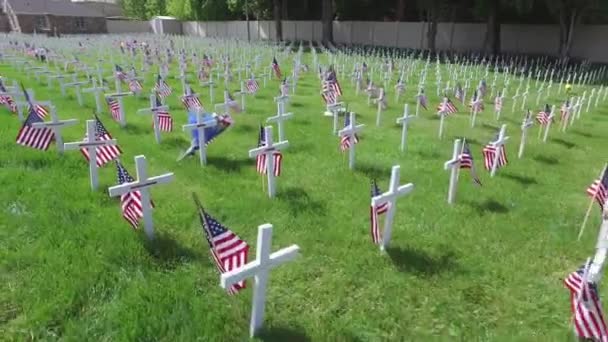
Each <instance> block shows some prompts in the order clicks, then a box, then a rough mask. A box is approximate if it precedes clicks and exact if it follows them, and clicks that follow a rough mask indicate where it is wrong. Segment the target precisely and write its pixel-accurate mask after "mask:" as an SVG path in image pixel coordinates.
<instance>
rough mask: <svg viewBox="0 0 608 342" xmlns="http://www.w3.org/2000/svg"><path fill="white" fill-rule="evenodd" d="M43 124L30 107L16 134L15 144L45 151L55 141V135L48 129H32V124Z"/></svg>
mask: <svg viewBox="0 0 608 342" xmlns="http://www.w3.org/2000/svg"><path fill="white" fill-rule="evenodd" d="M37 122H44V121H43V120H42V119H41V118H40V116H38V114H36V112H35V111H34V110H33V109H32V108H31V107H30V111H29V114H28V116H27V119H26V120H25V122H24V123H23V126H21V129H20V130H19V133H18V134H17V139H16V141H17V144H19V145H22V146H27V147H32V148H35V149H38V150H43V151H46V150H47V149H48V148H49V146H50V145H51V142H53V140H54V139H55V133H53V130H52V129H50V128H48V127H40V128H34V127H32V124H34V123H37Z"/></svg>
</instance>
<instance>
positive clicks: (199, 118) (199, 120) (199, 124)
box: [182, 109, 217, 165]
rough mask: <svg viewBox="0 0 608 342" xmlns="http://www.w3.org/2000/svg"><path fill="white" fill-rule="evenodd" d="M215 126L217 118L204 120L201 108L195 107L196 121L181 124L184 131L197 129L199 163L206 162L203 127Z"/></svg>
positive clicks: (203, 163)
mask: <svg viewBox="0 0 608 342" xmlns="http://www.w3.org/2000/svg"><path fill="white" fill-rule="evenodd" d="M215 126H217V120H216V119H213V120H205V117H204V115H203V112H202V109H197V112H196V123H194V124H187V125H183V126H182V129H183V130H184V131H194V130H196V131H197V136H198V152H199V156H200V161H201V165H206V164H207V146H206V144H205V128H208V127H215Z"/></svg>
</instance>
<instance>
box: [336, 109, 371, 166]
mask: <svg viewBox="0 0 608 342" xmlns="http://www.w3.org/2000/svg"><path fill="white" fill-rule="evenodd" d="M346 115H350V121H349V125H348V126H347V127H344V128H343V129H341V130H340V131H339V132H338V135H339V136H340V137H343V136H348V141H349V142H350V147H349V149H348V167H349V168H350V169H351V170H353V169H354V168H355V135H356V134H357V133H358V132H359V131H361V129H362V128H363V126H365V125H357V124H356V123H355V113H353V112H351V113H349V114H346Z"/></svg>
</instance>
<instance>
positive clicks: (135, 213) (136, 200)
mask: <svg viewBox="0 0 608 342" xmlns="http://www.w3.org/2000/svg"><path fill="white" fill-rule="evenodd" d="M116 170H117V173H118V177H117V178H118V184H124V183H131V182H134V181H135V179H133V177H131V175H130V174H129V172H127V169H125V168H124V166H122V164H121V163H120V161H118V160H117V161H116ZM150 205H151V206H152V207H154V205H153V204H152V201H150ZM142 206H143V204H142V202H141V192H139V191H132V192H127V193H126V194H122V195H120V207H121V211H122V217H123V218H124V219H125V220H127V222H129V224H130V225H131V227H133V229H137V228H138V226H139V219H141V218H143V217H144V213H143V209H142Z"/></svg>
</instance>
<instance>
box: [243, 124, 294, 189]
mask: <svg viewBox="0 0 608 342" xmlns="http://www.w3.org/2000/svg"><path fill="white" fill-rule="evenodd" d="M264 136H265V138H266V144H265V145H264V146H260V147H257V148H254V149H251V150H249V158H256V157H257V156H259V155H265V156H266V177H268V197H270V198H273V197H274V195H275V184H274V182H275V177H274V159H273V157H272V154H273V153H274V152H275V151H277V150H282V149H284V148H286V147H287V146H289V141H279V142H278V143H276V144H273V142H272V126H266V127H265V128H264Z"/></svg>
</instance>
